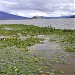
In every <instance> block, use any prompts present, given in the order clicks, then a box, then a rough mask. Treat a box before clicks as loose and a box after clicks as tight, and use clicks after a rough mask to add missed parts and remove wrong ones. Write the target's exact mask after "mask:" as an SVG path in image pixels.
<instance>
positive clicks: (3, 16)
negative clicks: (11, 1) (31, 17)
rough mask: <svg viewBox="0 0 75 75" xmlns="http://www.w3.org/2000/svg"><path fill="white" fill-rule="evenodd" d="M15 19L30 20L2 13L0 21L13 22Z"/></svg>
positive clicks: (0, 12) (0, 13)
mask: <svg viewBox="0 0 75 75" xmlns="http://www.w3.org/2000/svg"><path fill="white" fill-rule="evenodd" d="M13 19H14V20H16V19H17V20H18V19H28V18H27V17H22V16H18V15H13V14H9V13H6V12H2V11H0V20H13Z"/></svg>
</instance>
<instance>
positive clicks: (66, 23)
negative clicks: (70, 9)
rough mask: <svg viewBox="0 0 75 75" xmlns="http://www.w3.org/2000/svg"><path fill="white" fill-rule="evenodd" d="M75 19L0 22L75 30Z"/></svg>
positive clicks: (0, 22) (1, 21) (3, 21)
mask: <svg viewBox="0 0 75 75" xmlns="http://www.w3.org/2000/svg"><path fill="white" fill-rule="evenodd" d="M74 20H75V19H74V18H61V19H28V20H0V24H27V25H36V26H40V27H45V26H47V27H48V26H52V27H55V28H56V29H75V23H74Z"/></svg>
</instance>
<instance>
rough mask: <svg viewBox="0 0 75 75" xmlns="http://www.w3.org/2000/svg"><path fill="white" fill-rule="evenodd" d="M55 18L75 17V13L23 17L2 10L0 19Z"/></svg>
mask: <svg viewBox="0 0 75 75" xmlns="http://www.w3.org/2000/svg"><path fill="white" fill-rule="evenodd" d="M55 18H75V15H70V16H61V17H44V16H33V17H32V18H28V17H22V16H18V15H13V14H9V13H6V12H2V11H0V20H20V19H55Z"/></svg>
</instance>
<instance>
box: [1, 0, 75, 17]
mask: <svg viewBox="0 0 75 75" xmlns="http://www.w3.org/2000/svg"><path fill="white" fill-rule="evenodd" d="M74 1H75V0H0V11H5V12H9V13H12V14H17V15H20V16H27V17H28V16H29V17H31V16H34V15H39V16H62V15H72V14H75V10H74V9H75V7H74Z"/></svg>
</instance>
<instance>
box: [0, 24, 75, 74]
mask: <svg viewBox="0 0 75 75" xmlns="http://www.w3.org/2000/svg"><path fill="white" fill-rule="evenodd" d="M6 28H7V29H6ZM18 33H20V34H21V35H22V36H27V35H29V36H30V37H28V38H26V39H25V40H21V39H20V38H19V35H18ZM37 35H49V36H52V38H50V40H49V41H50V42H59V43H60V44H61V45H62V46H63V47H64V48H65V50H66V51H68V52H71V53H74V52H75V30H60V29H54V28H52V27H38V26H33V25H30V26H28V25H18V24H14V25H0V36H9V37H10V38H1V39H0V74H1V75H55V73H54V72H53V73H52V72H48V73H47V71H48V69H47V67H46V66H45V64H44V61H45V59H44V58H43V57H41V56H38V55H39V54H37V56H32V55H30V54H29V53H28V50H27V48H26V47H28V46H31V45H34V44H36V43H41V42H40V41H43V40H44V39H43V38H34V36H37ZM50 64H51V63H50ZM42 70H43V71H44V70H45V72H43V71H42ZM46 70H47V71H46Z"/></svg>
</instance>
